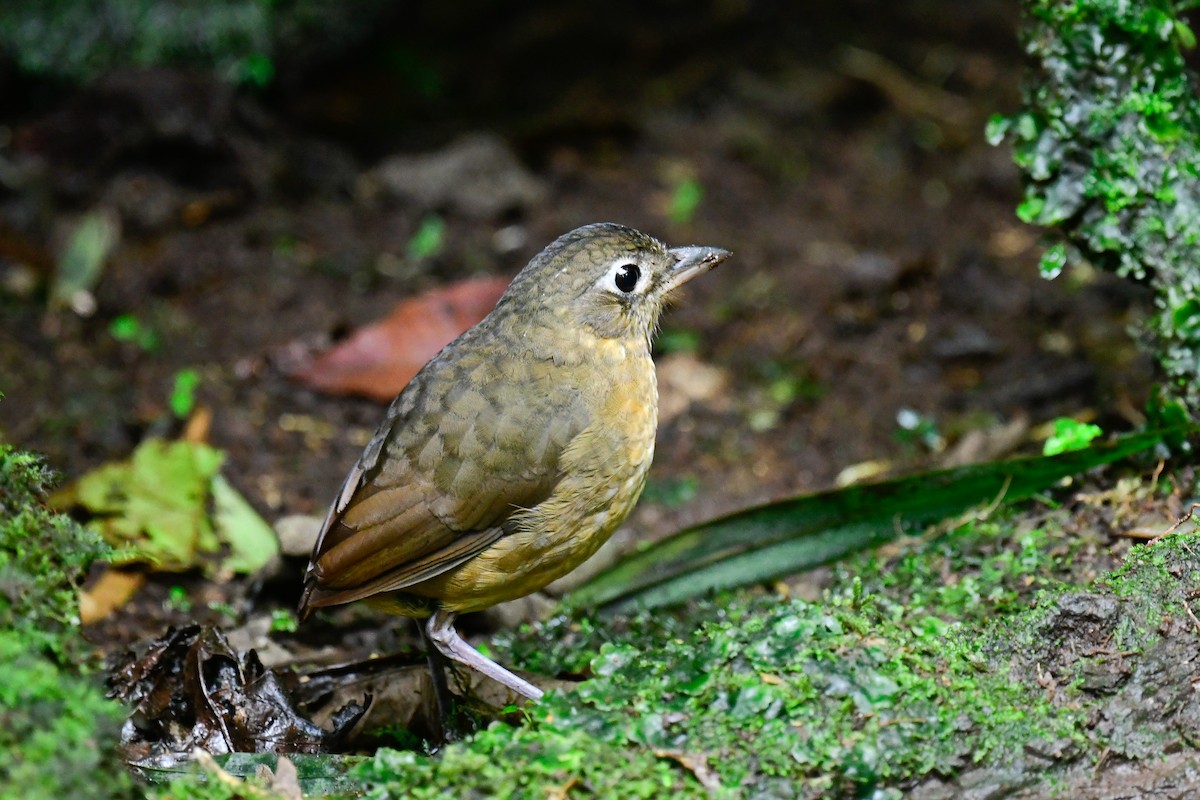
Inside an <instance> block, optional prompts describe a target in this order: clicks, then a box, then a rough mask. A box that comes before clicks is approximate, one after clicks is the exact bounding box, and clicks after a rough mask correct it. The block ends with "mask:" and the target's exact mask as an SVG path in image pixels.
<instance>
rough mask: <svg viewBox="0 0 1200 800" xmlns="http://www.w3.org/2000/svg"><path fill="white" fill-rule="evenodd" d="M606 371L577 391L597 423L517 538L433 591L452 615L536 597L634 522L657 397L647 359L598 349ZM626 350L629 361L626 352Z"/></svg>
mask: <svg viewBox="0 0 1200 800" xmlns="http://www.w3.org/2000/svg"><path fill="white" fill-rule="evenodd" d="M596 348H597V350H596V352H597V355H598V357H600V356H601V355H602V356H603V357H604V360H603V361H602V362H600V363H597V364H594V366H595V367H602V368H600V369H598V370H596V373H597V374H594V375H593V377H592V378H589V379H587V382H586V384H584V385H582V386H581V388H582V389H583V392H584V394H585V395H587V396H588V400H589V405H590V406H591V407H592V409H593V411H592V415H591V420H590V422H589V424H588V425H587V426H586V427H585V428H584V429H583V430H582V431H581V432H580V433H579V434H578V435H576V436H575V437H574V438H573V439H572V440H571V442H570V443H569V444H568V445H567V447H566V448H565V450H564V451H563V452H562V454H561V457H560V459H559V474H560V476H561V477H560V479H559V481H558V483H557V484H556V485H555V488H554V489H553V491H552V492H551V494H550V495H549V496H548V497H547V498H546V499H545V500H543V501H542V502H540V503H538V504H537V505H535V506H534V507H532V508H529V509H523V510H521V511H518V512H517V513H516V514H515V515H514V521H515V523H516V525H515V528H516V530H515V532H514V533H512V534H510V535H508V536H505V537H504V538H502V539H500V540H499V541H497V542H496V543H495V544H494V545H492V546H491V547H490V548H489V549H488V550H486V551H484V552H483V553H480V554H479V556H477V557H476V558H474V559H473V560H472V561H470V562H468V563H467V564H464V565H463V566H462V567H459V568H457V569H455V570H453V571H452V572H449V573H446V575H444V576H441V577H440V578H439V579H436V580H435V581H434V582H431V585H430V586H426V587H421V590H422V593H425V592H429V593H431V594H433V595H434V596H438V597H440V598H441V599H442V602H443V605H444V606H445V607H447V608H448V609H450V610H454V611H471V610H476V609H480V608H486V607H488V606H490V605H493V604H495V603H497V602H501V601H504V600H510V599H514V598H516V597H521V596H524V595H526V594H529V593H530V592H533V591H536V590H538V589H540V588H542V587H544V586H545V585H546V584H548V583H550V582H551V581H554V580H556V579H557V578H559V577H562V576H563V575H565V574H567V573H568V572H570V571H571V570H573V569H575V567H577V566H579V565H580V564H581V563H583V562H584V561H585V560H587V558H589V557H590V556H591V555H592V554H593V553H595V552H596V550H597V549H599V547H600V546H601V545H602V544H603V543H604V542H605V541H607V540H608V538H609V537H610V536H611V535H612V533H613V532H614V531H615V530H616V529H617V528H618V527H619V526H620V524H621V523H622V522H623V521H624V520H625V518H626V517H627V516H628V515H629V512H630V511H631V510H632V509H633V507H634V505H635V504H636V502H637V499H638V497H639V496H640V495H641V493H642V488H643V487H644V486H645V482H646V473H647V471H648V470H649V468H650V462H651V460H652V458H653V457H654V437H655V432H656V428H657V423H658V389H657V384H656V380H655V374H654V364H653V362H652V361H651V359H650V356H649V354H648V353H645V352H644V349H645V348H644V347H643V348H642V350H643V352H641V353H636V352H635V351H634V348H633V347H631V346H628V345H622V344H621V343H619V342H616V343H605V342H604V340H601V341H599V342H597V344H596ZM621 349H623V350H624V353H623V354H622V353H621Z"/></svg>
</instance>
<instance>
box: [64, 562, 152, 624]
mask: <svg viewBox="0 0 1200 800" xmlns="http://www.w3.org/2000/svg"><path fill="white" fill-rule="evenodd" d="M145 582H146V574H145V573H144V572H140V571H139V572H133V571H130V570H124V569H117V568H116V567H109V568H108V569H106V570H105V571H104V572H103V573H102V574H101V575H100V577H99V578H98V579H97V580H96V582H95V583H94V584H92V585H91V586H89V587H88V588H86V589H84V590H83V591H82V592H80V593H79V620H80V621H81V622H82V623H83V624H84V625H91V624H92V623H93V622H99V621H100V620H102V619H104V618H105V617H107V616H108V615H110V614H112V613H113V612H114V611H116V610H117V609H118V608H123V607H124V606H125V604H126V603H127V602H129V598H131V597H133V593H134V592H136V591H137V590H138V589H140V588H141V587H142V584H143V583H145Z"/></svg>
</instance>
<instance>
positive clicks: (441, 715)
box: [417, 620, 456, 741]
mask: <svg viewBox="0 0 1200 800" xmlns="http://www.w3.org/2000/svg"><path fill="white" fill-rule="evenodd" d="M417 627H418V628H420V629H421V638H423V639H424V640H425V658H426V660H427V661H428V662H429V675H430V677H431V678H433V698H434V700H435V701H436V702H437V713H438V721H439V724H440V725H441V726H442V729H441V730H440V731H437V732H435V735H440V736H441V738H442V739H443V740H445V741H449V740H450V739H451V738H453V737H454V734H455V730H456V726H455V725H454V717H453V713H454V696H453V695H452V694H450V687H449V685H447V683H446V657H445V656H444V655H442V651H441V649H440V648H438V646H437V645H436V644H434V642H433V638H432V637H431V636H430V635H429V631H428V630H426V628H425V625H424V624H423V623H422V622H420V621H419V620H418V621H417Z"/></svg>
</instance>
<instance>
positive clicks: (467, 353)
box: [299, 223, 730, 718]
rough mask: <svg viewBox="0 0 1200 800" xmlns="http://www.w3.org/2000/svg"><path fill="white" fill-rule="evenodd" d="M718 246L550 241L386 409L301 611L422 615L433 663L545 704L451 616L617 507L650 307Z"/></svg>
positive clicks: (508, 591) (648, 425)
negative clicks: (356, 606)
mask: <svg viewBox="0 0 1200 800" xmlns="http://www.w3.org/2000/svg"><path fill="white" fill-rule="evenodd" d="M729 256H730V252H729V251H727V250H724V249H721V248H718V247H700V246H688V247H668V246H667V245H665V244H663V243H662V242H661V241H659V240H658V239H655V238H654V237H652V236H649V235H647V234H645V233H642V232H640V231H638V230H635V229H633V228H630V227H627V226H624V225H618V224H615V223H596V224H591V225H585V226H583V227H580V228H577V229H575V230H572V231H570V232H569V233H566V234H564V235H562V236H560V237H559V238H558V239H556V240H554V241H553V242H552V243H550V244H549V245H547V246H546V248H545V249H543V250H542V251H541V252H540V253H538V254H537V255H536V256H534V257H533V259H532V260H530V262H529V263H528V264H527V265H526V266H525V267H524V268H523V269H522V270H521V271H520V272H519V273H518V274H517V275H516V277H515V278H513V280H512V282H511V283H510V284H509V286H508V288H507V289H506V290H505V291H504V293H503V294H502V295H501V297H500V299H499V301H498V302H497V303H496V306H495V308H494V309H493V310H492V311H491V312H490V313H489V314H488V315H487V316H486V317H484V319H483V320H481V321H480V322H479V323H478V324H476V325H475V326H474V327H472V328H470V329H468V330H467V331H465V332H464V333H463V334H461V335H460V336H459V337H458V338H457V339H455V340H454V341H452V342H451V343H450V344H448V345H447V346H446V347H445V348H443V349H442V350H441V351H440V352H439V353H438V354H437V355H436V356H434V357H433V358H432V359H431V360H430V361H429V362H428V363H427V364H426V365H425V366H424V367H423V368H422V369H421V370H420V371H419V372H418V373H417V374H416V376H415V377H413V378H412V380H411V381H410V382H409V383H408V385H407V386H405V388H404V389H403V390H402V391H401V392H400V394H399V395H398V396H397V397H396V399H395V400H394V401H393V402H392V404H391V405H390V407H389V408H388V410H387V413H386V414H385V416H384V418H383V421H382V423H381V424H380V426H379V428H378V430H377V431H376V432H375V434H374V436H373V437H372V438H371V440H370V441H369V443H368V444H367V446H366V448H365V449H364V451H363V453H362V456H361V457H360V458H359V459H358V462H357V463H356V464H355V465H354V467H353V468H352V469H351V470H350V472H349V474H348V475H347V477H346V479H345V481H344V482H343V484H342V487H341V489H340V491H339V492H338V493H337V495H336V497H335V499H334V501H333V503H332V504H331V506H330V508H329V512H328V514H327V515H326V517H325V521H324V524H323V525H322V527H321V531H320V534H319V536H318V538H317V541H316V544H315V546H314V548H313V552H312V557H311V559H310V562H309V566H308V569H307V571H306V573H305V579H304V588H303V593H302V597H301V600H300V605H299V615H300V618H301V619H304V618H305V617H306V616H308V615H309V614H310V613H311V612H312V610H313V609H317V608H324V607H327V606H334V605H340V604H344V603H352V602H355V601H365V602H366V604H367V605H369V606H372V607H374V608H376V609H378V610H381V611H385V612H390V613H393V614H399V615H402V616H406V617H413V618H416V619H418V620H424V623H423V626H422V633H423V635H424V637H425V639H426V643H427V645H429V646H430V649H429V655H430V660H431V666H435V662H434V659H435V652H434V651H435V650H436V655H438V656H440V657H441V658H444V659H449V660H450V661H454V662H457V663H459V664H462V665H465V666H467V667H470V668H473V669H475V670H477V671H478V672H481V673H483V674H484V675H487V676H489V677H491V678H493V679H495V680H496V681H498V682H499V683H500V684H502V685H504V686H506V687H507V688H509V689H510V690H512V691H513V692H515V693H516V694H517V695H520V696H522V697H525V698H528V699H529V700H532V701H537V700H540V699H541V698H542V696H543V692H542V690H541V689H539V688H538V687H536V686H534V685H533V684H532V683H530V682H529V681H527V680H525V679H524V678H521V677H519V676H518V675H516V674H514V673H512V672H510V671H509V670H507V669H505V668H504V667H502V666H500V665H499V664H497V663H496V662H494V661H492V660H491V659H489V658H487V657H485V656H484V655H483V654H482V653H480V652H479V651H478V650H476V649H475V648H473V647H472V646H471V645H470V644H469V643H467V641H466V640H464V639H463V638H462V637H461V636H460V635H459V634H458V632H457V630H456V629H455V627H454V623H455V620H456V618H457V617H458V615H460V614H464V613H467V612H472V611H479V610H482V609H485V608H488V607H490V606H493V605H495V604H497V603H500V602H504V601H507V600H513V599H516V598H518V597H523V596H525V595H527V594H530V593H532V592H535V591H537V590H539V589H541V588H543V587H545V586H546V585H547V584H549V583H550V582H552V581H554V580H556V579H557V578H560V577H562V576H563V575H566V574H567V573H569V572H570V571H571V570H573V569H575V568H576V567H578V566H579V565H580V564H582V563H583V562H584V561H585V560H586V559H587V558H589V557H590V556H591V555H592V554H594V553H595V552H596V550H597V549H599V547H600V546H601V545H602V544H603V543H604V542H605V541H606V540H607V539H608V538H609V537H610V536H611V535H612V533H613V532H614V531H615V530H616V529H617V528H618V526H619V525H620V524H621V523H622V522H623V521H624V520H625V518H626V517H627V516H628V514H629V512H630V511H631V510H632V509H633V507H634V504H635V503H636V502H637V500H638V497H639V496H640V495H641V492H642V489H643V488H644V486H645V483H646V475H647V471H648V470H649V467H650V462H651V459H652V458H653V455H654V442H655V435H656V431H657V426H658V388H657V380H656V376H655V369H654V362H653V360H652V358H651V344H652V340H653V336H654V334H655V332H656V330H657V327H658V323H659V319H660V316H661V314H662V312H663V310H664V309H665V307H666V306H667V304H668V301H669V300H670V299H671V297H672V295H673V293H674V292H675V291H676V290H677V289H678V288H679V287H680V286H682V285H683V284H684V283H686V282H688V281H690V280H691V279H693V278H695V277H696V276H698V275H700V274H702V273H705V272H707V271H709V270H710V269H712V268H713V267H715V266H717V265H718V264H720V263H721V262H723V261H725V260H726V259H727V258H728V257H729ZM443 663H444V662H443ZM434 673H435V674H434V680H435V687H436V688H438V690H439V692H438V704H439V706H442V705H443V700H442V698H443V696H445V688H444V687H445V683H444V681H445V679H444V676H443V677H441V678H440V684H439V675H440V674H441V670H440V669H439V668H437V667H436V666H435V668H434ZM443 718H445V714H444V708H443Z"/></svg>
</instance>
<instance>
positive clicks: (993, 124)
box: [984, 114, 1013, 147]
mask: <svg viewBox="0 0 1200 800" xmlns="http://www.w3.org/2000/svg"><path fill="white" fill-rule="evenodd" d="M1012 124H1013V123H1012V119H1011V118H1010V117H1006V116H1005V115H1003V114H992V116H991V117H990V118H989V119H988V121H987V127H986V128H985V129H984V136H985V137H986V138H987V143H988V144H990V145H992V146H993V147H995V146H996V145H998V144H1000V143H1002V142H1003V141H1004V137H1005V136H1007V135H1008V131H1009V130H1010V129H1011V128H1012Z"/></svg>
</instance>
